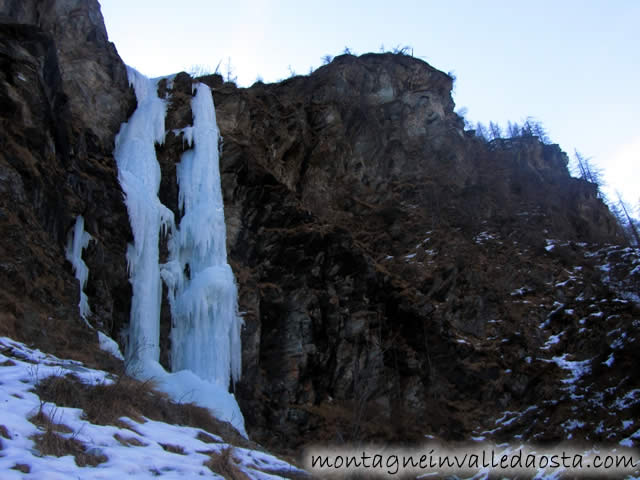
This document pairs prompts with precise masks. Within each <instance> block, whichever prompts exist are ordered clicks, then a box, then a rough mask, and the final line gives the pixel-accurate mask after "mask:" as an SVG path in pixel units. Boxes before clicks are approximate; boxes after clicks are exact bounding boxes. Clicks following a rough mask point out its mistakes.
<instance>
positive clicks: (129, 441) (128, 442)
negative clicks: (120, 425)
mask: <svg viewBox="0 0 640 480" xmlns="http://www.w3.org/2000/svg"><path fill="white" fill-rule="evenodd" d="M113 438H115V439H116V440H117V441H118V442H119V443H120V444H121V445H123V446H125V447H131V446H134V447H146V446H147V444H146V443H144V442H141V441H140V440H138V439H137V438H135V437H123V436H122V435H120V434H119V433H114V434H113Z"/></svg>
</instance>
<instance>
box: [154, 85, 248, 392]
mask: <svg viewBox="0 0 640 480" xmlns="http://www.w3.org/2000/svg"><path fill="white" fill-rule="evenodd" d="M195 88H196V89H197V91H196V95H195V97H194V98H193V100H192V102H191V109H192V111H193V117H194V122H193V130H192V131H191V132H190V134H191V135H193V141H194V142H195V146H194V148H193V149H191V150H187V151H186V152H185V153H184V154H183V155H182V160H181V162H180V164H179V165H178V166H177V176H178V186H179V187H180V195H179V203H180V209H181V210H182V212H183V213H184V215H183V217H182V220H181V221H180V227H179V228H178V230H176V231H175V233H174V235H173V236H172V237H171V240H170V243H169V249H170V252H171V260H170V262H168V263H167V265H166V266H165V268H164V269H163V272H162V274H163V278H164V279H165V281H166V282H167V285H168V286H169V289H170V296H169V299H170V301H171V310H172V317H173V323H174V327H173V329H172V331H171V345H172V350H171V362H172V365H171V366H172V368H173V370H174V371H176V370H183V369H187V370H191V371H192V372H194V373H195V374H196V375H198V376H199V377H201V378H204V379H206V380H210V381H213V382H216V383H217V384H219V385H220V386H221V387H225V388H226V387H227V386H228V384H229V378H230V377H231V378H232V379H233V380H234V381H235V380H237V379H238V378H239V377H240V369H241V365H240V358H241V351H240V327H241V325H242V320H241V319H240V317H239V316H238V314H237V304H238V301H237V289H236V285H235V280H234V277H233V272H232V271H231V267H230V266H229V264H228V263H227V250H226V227H225V223H224V206H223V203H222V192H221V190H220V171H219V167H218V164H219V158H218V138H219V133H218V127H217V125H216V115H215V109H214V107H213V97H212V96H211V90H210V89H209V87H208V86H206V85H203V84H198V85H197V86H195Z"/></svg>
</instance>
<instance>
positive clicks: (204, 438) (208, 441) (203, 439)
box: [196, 432, 221, 443]
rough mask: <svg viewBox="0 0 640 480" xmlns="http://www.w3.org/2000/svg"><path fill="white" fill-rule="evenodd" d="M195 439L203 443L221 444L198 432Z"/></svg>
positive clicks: (206, 434)
mask: <svg viewBox="0 0 640 480" xmlns="http://www.w3.org/2000/svg"><path fill="white" fill-rule="evenodd" d="M196 438H197V439H198V440H200V441H201V442H203V443H221V442H220V441H218V440H217V439H215V438H213V437H212V436H211V435H209V434H208V433H204V432H198V435H196Z"/></svg>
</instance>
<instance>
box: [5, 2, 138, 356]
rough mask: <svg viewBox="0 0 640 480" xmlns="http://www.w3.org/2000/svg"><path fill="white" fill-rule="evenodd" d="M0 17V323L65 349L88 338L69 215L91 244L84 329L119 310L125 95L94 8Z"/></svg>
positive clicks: (18, 9) (123, 311)
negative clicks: (117, 151) (81, 221)
mask: <svg viewBox="0 0 640 480" xmlns="http://www.w3.org/2000/svg"><path fill="white" fill-rule="evenodd" d="M0 16H1V18H2V21H3V22H4V23H2V24H0V65H1V69H0V102H1V103H2V109H1V110H0V123H1V125H2V126H1V131H2V139H1V143H2V148H0V171H1V172H2V181H1V185H2V187H1V191H0V204H1V205H2V212H3V214H2V218H1V219H0V222H2V231H3V232H5V233H6V234H5V235H3V238H2V239H0V244H1V245H0V249H1V251H2V253H1V258H2V269H1V273H0V275H2V278H1V280H0V281H1V282H2V285H3V289H2V290H3V294H2V300H1V302H2V306H1V307H0V311H2V317H3V318H2V321H1V322H0V328H1V329H2V333H3V334H12V335H14V336H15V337H17V338H19V339H22V340H25V341H30V342H36V343H37V344H38V345H40V346H41V347H44V348H48V349H50V350H51V349H53V350H56V349H58V348H62V347H63V346H65V348H69V349H71V350H75V352H76V353H77V352H79V351H82V348H79V347H80V346H81V345H83V344H87V343H89V344H93V343H94V337H93V335H94V334H93V333H90V332H89V331H88V330H86V329H85V327H83V324H82V322H81V321H80V319H79V318H78V308H77V305H78V300H79V288H78V284H77V281H76V280H75V279H74V277H73V272H72V268H71V265H70V264H69V263H68V262H66V260H65V247H66V244H67V237H68V233H69V231H70V230H71V228H72V227H73V225H74V223H75V218H76V216H77V215H83V216H84V217H85V219H86V226H85V228H86V230H87V231H88V232H89V233H90V234H91V235H92V237H93V239H94V240H93V241H92V242H91V243H90V245H89V247H88V249H87V250H86V251H85V255H84V259H85V261H86V263H87V264H88V266H89V270H90V277H89V282H88V285H87V287H86V291H87V294H88V295H89V298H90V303H91V307H92V310H93V317H92V319H91V321H92V323H94V324H96V325H100V326H101V327H102V328H104V329H105V330H107V331H110V330H111V328H112V327H113V325H114V324H122V323H124V322H125V320H126V319H127V318H128V315H129V314H128V310H129V302H130V289H129V285H128V275H127V266H126V259H125V251H126V243H127V241H128V240H129V238H130V235H131V234H130V230H129V225H128V218H127V212H126V208H125V207H124V204H123V202H122V191H121V189H120V187H119V184H118V180H117V173H116V168H115V161H114V159H113V156H112V150H113V146H114V143H113V142H114V137H115V134H116V133H117V130H118V128H119V125H120V123H121V122H123V121H124V120H126V118H127V116H128V114H129V113H130V111H131V110H132V108H133V107H134V106H135V100H134V98H133V95H132V93H131V92H130V91H129V88H128V85H127V81H126V75H125V73H124V72H125V69H124V65H123V64H122V61H121V60H120V59H119V57H118V56H117V53H116V51H115V48H114V47H113V45H112V44H110V43H109V42H108V41H107V36H106V31H105V29H104V24H103V22H102V16H101V14H100V9H99V5H98V4H97V2H91V1H80V0H78V1H66V2H39V1H35V0H34V1H20V2H12V1H5V2H1V3H0Z"/></svg>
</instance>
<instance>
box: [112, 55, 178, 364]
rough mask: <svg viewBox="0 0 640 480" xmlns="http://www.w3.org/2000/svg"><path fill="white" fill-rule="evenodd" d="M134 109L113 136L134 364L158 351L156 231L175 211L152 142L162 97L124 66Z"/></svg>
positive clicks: (159, 130) (160, 121)
mask: <svg viewBox="0 0 640 480" xmlns="http://www.w3.org/2000/svg"><path fill="white" fill-rule="evenodd" d="M127 73H128V75H129V82H130V83H132V84H133V86H134V89H135V92H136V98H137V100H138V108H137V109H136V111H135V112H134V113H133V115H132V116H131V118H130V119H129V121H128V122H127V123H124V124H122V127H121V128H120V132H119V133H118V136H117V137H116V148H115V152H114V155H115V158H116V162H117V164H118V177H119V180H120V185H121V186H122V190H123V191H124V194H125V203H126V205H127V211H128V213H129V221H130V223H131V230H132V231H133V239H134V240H133V244H130V245H129V247H128V251H127V261H128V263H129V274H130V281H131V286H132V291H133V297H132V299H131V318H130V326H129V344H128V346H127V358H128V359H129V360H130V362H131V363H132V364H133V365H135V368H141V369H144V368H145V367H144V364H145V363H148V362H150V361H153V362H157V360H158V358H159V356H160V346H159V342H160V303H161V295H162V284H161V280H160V266H159V264H158V257H159V247H158V244H159V240H160V231H161V230H162V229H163V228H167V227H168V226H171V225H172V224H173V213H172V212H171V211H170V210H169V209H167V208H166V207H165V206H164V205H162V203H160V200H159V199H158V189H159V188H160V166H159V165H158V160H157V158H156V151H155V144H156V143H163V142H164V136H165V128H164V119H165V114H166V102H165V101H164V100H162V99H160V98H158V96H157V94H156V91H157V85H156V82H154V81H152V80H149V79H148V78H146V77H144V76H143V75H141V74H140V73H138V72H137V71H136V70H134V69H132V68H130V67H127Z"/></svg>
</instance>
